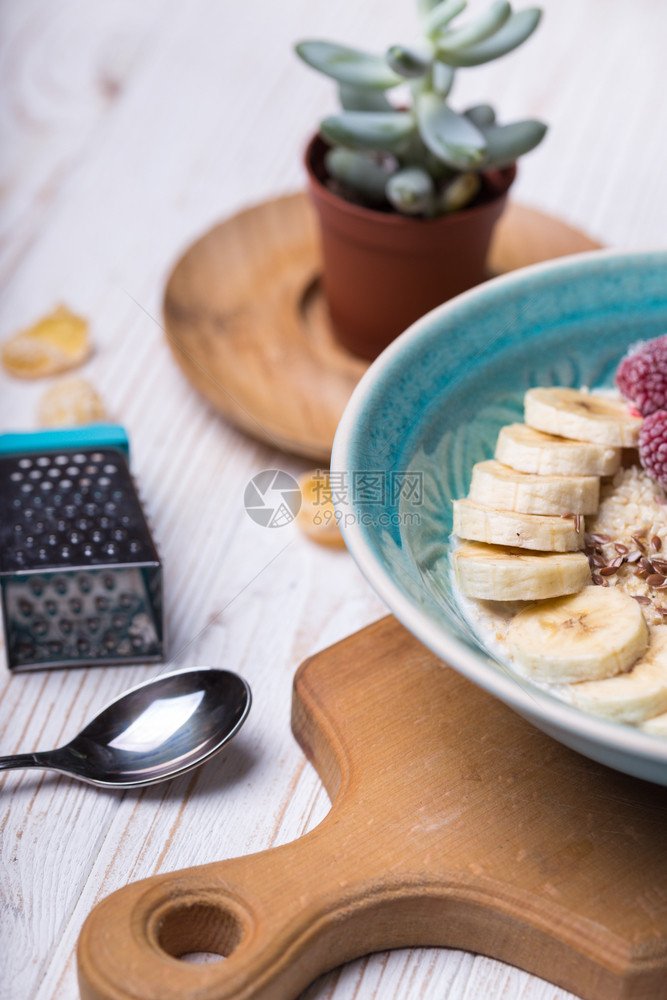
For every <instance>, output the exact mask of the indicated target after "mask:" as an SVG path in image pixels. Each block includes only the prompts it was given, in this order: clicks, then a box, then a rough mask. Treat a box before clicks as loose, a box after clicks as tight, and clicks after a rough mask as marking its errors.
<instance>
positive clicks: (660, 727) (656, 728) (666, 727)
mask: <svg viewBox="0 0 667 1000" xmlns="http://www.w3.org/2000/svg"><path fill="white" fill-rule="evenodd" d="M640 729H643V730H644V732H645V733H651V735H652V736H667V712H661V713H660V715H652V716H651V718H650V719H647V720H646V722H642V724H641V726H640Z"/></svg>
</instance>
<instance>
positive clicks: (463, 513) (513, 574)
mask: <svg viewBox="0 0 667 1000" xmlns="http://www.w3.org/2000/svg"><path fill="white" fill-rule="evenodd" d="M524 404H525V405H524V410H525V417H524V419H525V423H523V424H510V425H509V426H507V427H503V428H502V429H501V431H500V434H499V435H498V441H497V444H496V450H495V457H494V459H492V460H490V461H486V462H479V463H478V464H477V465H475V467H474V468H473V474H472V483H471V486H470V492H469V494H468V497H467V498H466V499H463V500H455V501H454V533H455V534H456V535H457V536H458V537H459V538H460V539H462V543H461V545H460V547H458V548H457V549H456V550H455V551H454V553H453V562H454V572H455V577H456V582H457V585H458V587H459V589H460V590H461V592H462V593H463V594H465V595H466V596H468V597H472V598H476V599H478V600H486V601H503V602H513V601H527V602H535V603H530V604H529V605H528V606H527V607H525V608H524V609H523V610H522V611H520V612H519V613H518V614H517V615H516V616H515V617H514V618H513V619H512V621H511V622H510V625H509V628H508V630H507V636H506V638H507V645H508V649H509V652H510V654H511V656H512V660H513V663H514V665H515V667H516V669H517V670H518V671H519V672H521V673H522V674H524V675H525V676H526V677H529V678H530V679H532V680H534V681H536V682H538V683H546V684H550V685H558V689H557V690H558V692H559V693H560V694H561V696H562V697H564V698H566V700H568V701H570V702H572V703H573V704H575V705H577V706H579V707H580V708H584V709H586V710H588V711H591V712H595V713H596V714H600V715H604V716H607V717H608V718H613V719H616V720H618V721H621V722H626V723H631V724H634V725H641V726H642V727H643V728H645V729H646V730H647V731H651V732H655V733H657V734H659V735H665V736H667V625H662V626H657V627H655V628H652V629H651V630H650V634H649V629H648V628H647V625H646V621H645V619H644V616H643V614H642V610H641V607H640V605H639V604H638V603H637V601H635V600H634V599H633V598H632V597H630V596H629V595H628V594H627V593H626V592H625V591H624V590H622V589H620V588H619V587H599V586H594V585H592V581H591V574H590V568H589V564H588V559H587V556H586V555H585V553H584V552H583V548H584V519H585V517H586V515H588V514H594V513H595V512H596V510H597V507H598V502H599V493H600V478H601V477H602V476H613V475H614V473H616V472H617V470H618V469H619V467H620V465H621V458H622V449H623V448H635V447H636V446H637V440H638V435H639V428H640V427H641V424H642V420H641V417H638V416H635V415H633V414H632V413H630V412H629V411H628V409H627V408H626V406H625V404H624V403H622V402H621V401H619V400H617V399H615V398H612V397H607V396H601V395H595V394H592V393H588V392H581V391H578V390H576V389H564V388H536V389H530V390H529V391H528V392H527V393H526V396H525V401H524ZM648 720H650V721H648Z"/></svg>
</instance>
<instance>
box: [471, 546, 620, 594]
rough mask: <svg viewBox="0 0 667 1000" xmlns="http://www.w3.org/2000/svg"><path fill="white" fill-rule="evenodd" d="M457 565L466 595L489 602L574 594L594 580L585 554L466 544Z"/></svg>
mask: <svg viewBox="0 0 667 1000" xmlns="http://www.w3.org/2000/svg"><path fill="white" fill-rule="evenodd" d="M453 562H454V573H455V576H456V582H457V584H458V587H459V589H460V590H461V591H462V593H464V594H466V595H467V596H468V597H476V598H478V599H480V600H485V601H534V600H539V599H540V598H545V597H556V596H558V595H559V594H572V593H574V592H575V591H577V590H581V588H582V587H583V586H585V585H586V584H587V583H590V578H591V574H590V569H589V567H588V559H587V558H586V556H585V555H584V554H583V552H526V551H525V550H522V549H517V548H501V547H500V546H496V545H482V544H481V543H478V542H464V543H463V545H461V547H460V548H458V549H456V550H455V551H454V554H453ZM633 603H634V602H633Z"/></svg>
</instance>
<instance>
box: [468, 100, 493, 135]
mask: <svg viewBox="0 0 667 1000" xmlns="http://www.w3.org/2000/svg"><path fill="white" fill-rule="evenodd" d="M464 114H465V116H466V118H469V119H470V121H471V122H472V123H473V125H476V126H477V128H479V129H485V128H486V127H487V126H489V125H495V123H496V112H495V111H494V109H493V108H492V107H491V105H490V104H475V105H473V107H471V108H468V109H467V111H464Z"/></svg>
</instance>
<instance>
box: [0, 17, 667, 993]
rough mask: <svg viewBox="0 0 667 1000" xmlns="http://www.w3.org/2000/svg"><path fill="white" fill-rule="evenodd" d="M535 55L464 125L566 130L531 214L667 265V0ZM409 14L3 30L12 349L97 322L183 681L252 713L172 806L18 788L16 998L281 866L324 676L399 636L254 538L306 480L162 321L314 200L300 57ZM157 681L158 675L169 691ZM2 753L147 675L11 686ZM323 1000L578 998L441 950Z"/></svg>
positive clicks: (346, 560)
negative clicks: (54, 316)
mask: <svg viewBox="0 0 667 1000" xmlns="http://www.w3.org/2000/svg"><path fill="white" fill-rule="evenodd" d="M543 6H544V8H545V10H546V16H545V19H544V23H543V25H542V27H541V28H540V30H539V33H538V35H536V36H535V38H534V39H533V40H531V42H530V43H529V44H528V45H527V46H526V47H525V49H523V50H522V51H521V52H520V53H519V54H517V55H516V56H514V57H508V58H507V59H503V60H499V61H498V62H497V63H494V64H491V65H490V66H488V67H481V68H480V69H477V70H474V71H471V72H470V73H469V74H467V76H466V77H465V79H464V78H463V76H462V77H461V83H460V86H459V87H458V91H457V99H458V100H460V101H461V104H465V103H471V102H472V101H474V100H483V99H486V98H488V97H489V96H491V97H493V99H494V101H495V102H496V103H497V105H498V106H499V108H500V109H501V115H502V116H503V117H506V118H512V117H523V116H525V117H528V116H530V115H538V116H541V117H542V118H544V119H545V120H546V121H548V122H549V123H550V126H551V129H550V133H549V136H548V138H547V140H546V141H545V142H544V144H543V145H542V147H540V149H539V150H537V151H536V152H535V153H534V154H532V155H531V156H530V157H527V158H526V159H525V161H524V162H523V163H522V165H521V170H520V176H519V180H518V182H517V187H516V198H517V199H518V200H520V201H522V202H524V203H527V204H531V205H534V206H535V207H536V208H538V209H540V210H541V211H546V212H550V213H553V214H556V215H558V216H559V217H561V218H563V219H564V220H565V221H567V222H569V223H570V224H573V225H576V226H578V227H580V228H582V229H583V230H584V231H586V232H588V233H590V234H591V235H592V236H594V237H596V238H597V239H599V240H601V241H602V242H604V243H606V244H609V245H612V246H618V247H624V248H639V247H645V246H659V245H664V242H665V233H667V199H666V198H665V196H664V188H663V183H662V182H663V177H662V175H663V172H664V162H665V153H666V152H667V132H666V131H665V130H664V128H662V127H661V125H660V123H661V121H662V119H663V115H664V91H665V83H666V82H667V80H666V76H667V71H666V70H665V67H664V47H663V41H662V40H663V39H664V37H665V31H666V29H667V8H666V7H665V6H664V4H662V3H661V2H660V0H636V2H635V3H633V4H629V3H627V2H622V0H609V2H607V3H602V2H601V0H545V2H544V3H543ZM413 25H414V14H413V10H412V5H411V3H409V2H408V0H404V2H402V3H401V4H398V3H396V4H392V5H389V6H387V5H386V4H384V3H382V2H380V0H365V2H364V3H363V4H360V3H356V2H354V0H340V2H338V3H336V4H324V3H318V4H312V3H308V2H306V0H291V2H289V3H284V4H275V3H270V2H269V0H251V2H249V3H246V4H237V5H233V4H231V3H228V2H227V0H224V2H222V3H220V2H219V0H195V2H193V3H192V4H181V3H178V2H177V0H145V2H143V3H141V4H136V3H132V2H130V0H120V2H115V3H111V2H108V0H107V2H101V3H96V4H86V3H83V2H82V0H61V2H59V3H58V4H48V3H46V0H26V2H21V3H20V4H19V3H14V4H11V3H6V4H4V5H2V7H1V8H0V40H1V41H0V46H1V49H0V51H1V52H2V58H1V60H0V74H1V80H2V87H1V88H0V156H1V157H2V179H1V191H2V207H1V216H0V240H1V243H0V280H1V282H2V289H3V291H2V297H1V300H0V338H4V337H6V336H8V335H9V334H11V333H12V332H14V331H15V330H16V329H18V328H20V327H21V326H22V325H24V324H26V323H29V322H30V321H32V320H33V319H35V318H37V317H38V316H39V315H40V314H42V313H44V312H46V311H48V310H50V309H51V308H53V306H54V305H55V304H56V303H58V302H60V301H65V302H67V303H68V304H69V305H70V306H71V307H72V308H74V309H78V310H80V311H81V312H83V313H84V314H85V315H87V316H88V317H89V318H90V320H91V324H92V330H93V336H94V339H95V344H96V353H95V355H94V356H93V358H92V359H91V361H90V362H89V363H88V364H87V365H86V366H85V368H84V369H83V374H84V375H85V376H86V377H88V378H89V379H90V380H91V381H92V382H93V383H94V384H95V386H96V387H97V388H98V390H99V391H100V392H101V394H102V395H103V396H104V398H105V400H106V402H107V405H108V407H109V409H110V411H111V412H112V414H113V415H114V416H115V417H117V418H118V419H119V420H121V421H122V422H123V423H124V424H125V425H126V426H127V428H128V430H129V433H130V436H131V439H132V444H133V468H134V471H135V473H136V476H137V479H138V481H139V483H140V485H141V488H142V493H143V494H144V496H145V498H146V505H147V507H148V509H149V511H150V513H151V515H152V518H153V521H154V524H155V530H156V535H157V539H158V542H159V544H160V548H161V554H162V557H163V560H164V564H165V570H166V581H165V591H166V611H167V639H168V642H169V646H170V649H171V659H170V662H169V664H168V666H169V667H171V666H175V665H181V664H182V665H188V664H194V663H211V664H221V665H223V666H228V667H231V668H232V669H236V670H238V671H239V672H241V673H243V674H244V676H246V678H247V679H248V680H249V682H250V684H251V686H252V688H253V693H254V696H255V702H254V706H253V711H252V713H251V716H250V718H249V720H248V723H247V724H246V727H245V729H244V730H243V732H242V734H241V735H240V736H239V738H238V739H237V741H235V742H234V743H233V744H231V745H230V747H229V748H228V750H227V751H226V752H225V753H223V754H222V755H221V757H220V758H218V759H216V760H215V761H212V762H211V763H210V764H209V765H207V766H206V767H205V768H203V769H202V770H201V771H200V772H197V773H195V774H194V775H191V776H189V777H184V778H182V779H179V780H178V781H176V782H174V783H172V784H171V785H166V786H157V787H156V788H154V789H149V790H145V791H137V792H128V793H125V794H122V795H121V794H118V793H115V792H109V793H105V792H100V791H98V790H94V789H91V788H85V787H84V786H80V785H75V784H74V783H72V782H69V781H67V779H65V778H58V777H56V776H52V775H39V774H38V773H36V772H35V773H28V772H26V773H21V772H12V773H9V774H6V775H4V776H3V778H2V780H1V781H0V940H2V942H3V947H2V949H0V997H1V998H2V1000H24V998H37V1000H69V998H75V997H76V996H77V987H76V980H75V971H74V963H73V953H74V947H75V944H76V940H77V937H78V933H79V930H80V927H81V925H82V923H83V920H84V918H85V916H86V915H87V914H88V913H89V912H90V909H91V908H92V906H93V905H94V903H95V902H97V901H98V900H99V899H101V898H102V897H103V896H105V895H106V894H107V893H108V892H110V891H111V890H113V889H115V888H118V887H121V886H123V885H125V884H127V882H128V881H130V880H133V879H136V878H139V877H143V876H147V875H151V874H153V873H155V872H164V871H169V870H173V869H175V868H179V867H182V866H185V865H191V864H198V863H201V862H205V861H209V860H214V859H217V858H220V857H233V856H238V855H241V854H246V853H249V852H251V851H256V850H260V849H263V848H266V847H269V846H272V845H274V844H278V843H285V842H288V841H290V840H292V839H294V838H295V837H297V836H299V835H300V834H302V833H303V832H304V831H305V830H308V829H311V828H313V827H314V826H315V824H316V823H317V822H318V821H319V820H320V819H321V818H322V817H323V816H324V815H325V814H326V811H327V808H328V803H327V798H326V795H325V793H324V792H323V790H322V788H321V784H320V782H319V779H318V778H317V776H316V775H315V773H314V772H313V770H312V769H311V767H310V765H308V764H307V763H305V761H304V757H303V755H302V753H301V751H300V750H299V748H298V747H297V746H296V743H295V742H294V740H293V739H292V737H291V735H290V731H289V704H290V691H291V682H292V677H293V674H294V671H295V669H296V667H297V666H298V664H299V662H300V661H301V660H302V659H303V658H304V657H305V656H307V655H309V654H310V653H312V652H314V651H315V650H317V649H320V648H323V647H324V646H326V645H328V644H329V643H331V642H333V641H335V640H337V639H339V638H342V637H343V636H345V635H347V634H349V633H350V632H352V631H353V630H355V629H357V628H359V627H361V626H363V625H365V624H367V623H368V622H370V621H372V620H374V619H376V618H378V617H380V615H381V614H382V613H383V606H382V605H381V603H380V601H379V600H378V599H377V598H376V597H375V596H374V595H373V593H372V592H371V591H370V589H369V588H368V586H367V584H366V583H365V581H364V580H363V579H362V578H361V576H360V574H359V572H358V571H357V569H356V567H355V566H354V564H353V563H352V560H351V559H350V557H349V556H348V555H347V554H346V553H344V552H331V551H326V550H322V549H319V548H316V547H314V546H313V545H312V544H310V543H309V542H307V541H306V540H305V539H303V538H302V537H301V536H300V535H299V534H298V533H297V530H296V529H295V528H294V526H288V527H286V528H283V529H280V530H275V531H270V530H267V529H263V528H260V527H259V526H257V525H255V524H254V523H253V522H252V521H251V520H250V519H249V518H248V517H247V515H246V513H245V511H244V509H243V504H242V497H243V490H244V487H245V484H246V483H247V481H248V480H249V479H250V478H251V476H253V475H254V474H255V473H256V472H258V471H260V470H261V469H264V468H281V469H285V470H286V471H289V472H292V473H293V474H296V473H299V472H300V471H302V470H303V469H304V468H305V463H303V462H300V461H298V460H296V459H293V458H288V457H286V456H284V455H282V454H281V453H279V452H277V451H273V450H271V449H270V448H268V447H264V446H261V445H258V444H256V443H254V442H253V441H250V440H249V439H247V438H246V437H244V436H243V435H242V434H241V433H240V432H238V431H236V430H233V429H231V428H230V427H228V426H226V425H225V424H224V423H223V422H222V421H221V420H220V419H219V418H218V417H216V416H215V415H214V414H212V413H211V411H210V409H209V408H208V407H207V405H206V404H205V403H204V402H203V401H202V400H201V399H200V398H199V397H198V396H197V395H196V393H195V392H194V390H193V389H192V388H191V387H190V385H189V383H187V381H186V380H185V379H184V377H183V376H182V374H181V373H180V372H179V370H178V368H177V367H176V365H175V364H174V362H173V359H172V358H171V356H170V353H169V351H168V348H167V346H166V344H165V341H164V336H163V331H162V330H161V328H160V318H159V317H160V304H161V299H162V293H163V287H164V282H165V280H166V277H167V275H168V273H169V271H170V269H171V267H172V265H173V262H174V261H175V260H176V259H177V257H178V256H180V254H181V253H182V252H183V250H184V249H185V248H186V247H187V245H188V244H189V243H190V242H191V241H192V239H194V238H195V237H196V236H198V235H199V234H200V233H202V232H203V231H205V230H206V229H208V228H209V227H210V226H211V225H213V224H214V223H215V222H217V221H219V220H220V219H221V218H224V217H225V216H227V215H229V214H231V213H233V212H236V211H238V210H239V209H240V208H242V207H244V206H246V205H250V204H253V203H256V202H258V201H260V200H262V199H264V198H268V197H275V196H276V195H279V194H281V193H284V192H287V191H292V190H296V189H298V188H300V187H301V186H302V184H303V172H302V168H301V165H300V162H299V154H300V150H301V149H302V147H303V146H304V144H305V142H306V139H307V137H308V135H309V133H310V132H311V130H312V128H313V124H314V122H315V121H316V120H317V119H318V117H319V116H320V115H322V114H324V113H326V112H327V111H329V110H330V109H331V108H332V107H333V106H334V97H333V92H332V88H331V87H330V86H329V85H328V84H327V82H326V81H324V80H321V79H319V78H318V77H317V76H316V75H314V74H312V73H309V72H308V71H307V70H306V69H305V68H304V67H303V66H301V65H300V64H299V63H297V61H296V60H295V59H294V58H293V56H292V55H291V52H290V46H291V45H292V43H293V42H294V41H295V40H296V39H298V38H301V37H307V36H320V37H331V38H337V39H340V40H342V41H347V42H350V43H354V42H357V43H358V44H363V45H365V46H367V47H372V48H375V49H378V50H382V48H383V47H384V46H386V45H387V44H389V43H391V42H393V41H396V40H409V39H410V37H411V34H412V30H413ZM42 389H43V385H41V384H40V385H31V384H27V383H23V382H20V383H19V382H18V381H16V380H12V379H10V378H9V377H7V376H5V375H4V374H3V375H1V376H0V421H1V424H2V428H3V429H18V428H27V427H32V426H34V425H35V419H36V417H35V407H36V402H37V399H38V397H39V394H40V393H41V391H42ZM165 669H166V668H165ZM0 671H1V672H0V748H1V751H2V752H3V753H12V752H16V751H19V750H22V751H29V750H33V749H39V748H46V747H49V746H55V745H56V744H57V743H58V742H60V741H61V740H63V739H65V738H66V737H67V736H68V735H71V734H73V733H74V732H76V731H77V730H78V728H79V727H80V726H81V725H82V724H83V723H84V722H85V721H86V720H87V719H88V718H90V717H91V715H93V714H94V713H95V711H96V710H97V709H98V708H99V707H100V706H101V705H103V704H104V703H105V702H106V701H107V700H109V699H110V698H111V697H113V696H114V695H115V694H117V693H119V692H121V691H122V690H123V689H124V688H126V687H128V686H130V685H131V684H133V683H135V682H136V681H138V680H141V679H143V678H145V677H147V676H150V675H151V674H152V673H153V672H155V671H154V669H151V668H149V667H140V666H138V667H133V668H127V669H115V670H85V671H81V672H76V671H70V672H66V673H53V674H42V673H38V674H34V675H30V676H29V675H23V676H15V677H10V676H9V674H8V672H7V670H6V668H5V667H4V665H3V666H2V667H1V668H0ZM306 996H307V998H308V1000H324V998H327V1000H352V998H353V997H354V998H356V1000H371V998H372V1000H378V998H380V997H382V1000H393V998H396V1000H398V998H401V1000H417V998H420V1000H435V998H441V997H443V996H449V997H452V998H454V1000H473V998H475V1000H478V998H488V1000H490V998H498V997H506V998H510V997H511V998H522V1000H547V998H548V1000H564V998H565V997H566V996H567V994H565V993H564V992H563V991H562V990H557V989H555V988H554V987H551V986H548V985H547V984H545V983H544V982H542V981H540V980H538V979H536V978H534V977H531V976H529V975H527V974H525V973H521V972H518V971H516V970H514V969H512V968H510V967H508V966H505V965H503V964H502V963H499V962H495V961H491V960H489V959H485V958H479V957H474V956H472V955H469V954H465V953H461V952H456V951H446V950H412V951H400V952H396V953H391V954H389V953H386V954H382V955H377V956H373V957H371V958H368V959H362V960H360V961H357V962H354V963H352V964H350V965H348V966H346V967H344V968H343V969H341V970H339V971H336V972H333V973H331V974H329V975H328V976H326V977H324V978H323V979H322V980H320V981H319V982H318V983H317V984H316V985H315V986H313V987H312V988H311V989H310V990H308V991H307V993H306Z"/></svg>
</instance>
